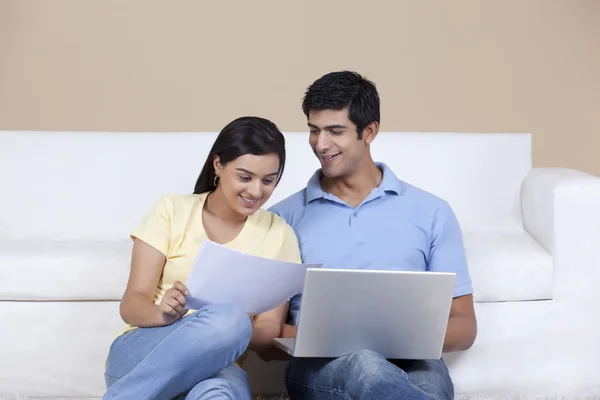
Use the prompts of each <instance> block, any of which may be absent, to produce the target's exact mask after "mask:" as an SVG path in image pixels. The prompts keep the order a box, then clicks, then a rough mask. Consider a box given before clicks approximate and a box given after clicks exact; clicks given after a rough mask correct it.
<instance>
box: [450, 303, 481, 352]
mask: <svg viewBox="0 0 600 400" xmlns="http://www.w3.org/2000/svg"><path fill="white" fill-rule="evenodd" d="M476 336H477V320H476V318H475V309H474V307H473V295H472V294H468V295H465V296H460V297H456V298H454V299H453V300H452V305H451V306H450V319H449V320H448V327H447V329H446V337H445V339H444V347H443V351H444V352H446V353H447V352H451V351H460V350H466V349H468V348H470V347H471V346H472V345H473V343H474V342H475V337H476Z"/></svg>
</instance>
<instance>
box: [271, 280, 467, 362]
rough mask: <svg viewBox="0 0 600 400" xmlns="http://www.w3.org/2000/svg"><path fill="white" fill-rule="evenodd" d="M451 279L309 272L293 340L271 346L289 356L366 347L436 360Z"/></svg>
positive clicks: (337, 354)
mask: <svg viewBox="0 0 600 400" xmlns="http://www.w3.org/2000/svg"><path fill="white" fill-rule="evenodd" d="M455 280H456V274H455V273H445V272H417V271H387V270H386V271H373V270H349V269H323V268H316V269H314V268H310V269H308V270H307V273H306V278H305V283H304V290H303V295H302V301H301V307H300V318H299V321H298V331H297V334H296V338H295V339H290V338H277V339H275V345H276V346H277V347H279V348H281V349H282V350H284V351H286V352H287V353H289V354H290V355H292V356H294V357H326V358H337V357H340V356H342V355H344V354H348V353H352V352H354V351H358V350H364V349H369V350H373V351H376V352H377V353H379V354H381V355H382V356H383V357H385V358H388V359H413V360H426V359H439V358H440V357H441V356H442V347H443V344H444V337H445V333H446V326H447V324H448V317H449V314H450V305H451V303H452V297H453V291H454V282H455Z"/></svg>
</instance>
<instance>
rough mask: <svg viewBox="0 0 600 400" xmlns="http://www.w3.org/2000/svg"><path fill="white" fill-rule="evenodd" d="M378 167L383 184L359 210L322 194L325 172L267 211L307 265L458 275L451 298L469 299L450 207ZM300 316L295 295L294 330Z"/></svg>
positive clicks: (466, 274)
mask: <svg viewBox="0 0 600 400" xmlns="http://www.w3.org/2000/svg"><path fill="white" fill-rule="evenodd" d="M376 165H377V166H378V167H379V169H380V170H381V171H382V172H383V179H382V181H381V183H380V185H379V187H377V188H375V189H373V190H372V191H371V193H370V194H369V195H368V196H367V198H366V199H365V200H364V201H363V202H362V203H361V204H360V205H359V206H358V207H356V208H353V207H352V206H350V205H348V204H346V203H345V202H344V201H342V200H340V199H339V198H337V197H336V196H334V195H332V194H330V193H326V192H324V191H323V190H322V189H321V183H320V179H321V171H320V170H317V171H316V172H315V174H314V175H313V176H312V178H311V179H310V180H309V182H308V184H307V186H306V188H305V189H302V190H301V191H299V192H297V193H295V194H293V195H292V196H290V197H288V198H287V199H284V200H282V201H281V202H279V203H277V204H275V205H274V206H272V207H271V208H270V211H272V212H274V213H276V214H278V215H279V216H281V217H282V218H284V219H285V220H286V221H287V223H288V224H289V225H291V227H292V228H293V229H294V231H295V232H296V235H297V236H298V243H299V244H300V252H301V254H302V261H303V262H304V263H323V268H347V269H378V270H385V269H388V270H411V271H439V272H455V273H456V284H455V287H454V296H455V297H458V296H463V295H466V294H471V293H472V292H473V290H472V284H471V278H470V276H469V271H468V267H467V260H466V257H465V250H464V246H463V239H462V233H461V230H460V226H459V224H458V221H457V219H456V216H455V215H454V212H453V211H452V209H451V208H450V206H449V205H448V203H447V202H446V201H444V200H442V199H440V198H439V197H436V196H434V195H433V194H431V193H428V192H426V191H424V190H421V189H419V188H416V187H414V186H412V185H410V184H408V183H406V182H403V181H401V180H399V179H398V178H396V176H395V175H394V173H393V172H392V171H391V170H390V169H389V168H388V167H387V165H385V164H383V163H376ZM299 309H300V295H297V296H295V297H294V298H293V299H292V302H291V305H290V316H291V318H292V323H294V324H295V323H297V321H298V315H299V314H298V312H299Z"/></svg>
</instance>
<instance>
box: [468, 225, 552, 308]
mask: <svg viewBox="0 0 600 400" xmlns="http://www.w3.org/2000/svg"><path fill="white" fill-rule="evenodd" d="M464 243H465V251H466V255H467V262H468V264H469V272H470V274H471V280H472V281H473V291H474V296H473V297H474V299H475V301H477V302H489V301H519V300H542V299H550V298H552V282H553V268H552V266H553V263H552V256H551V255H550V254H549V253H548V252H547V251H546V250H545V249H544V248H543V247H542V246H541V245H540V244H539V243H537V242H536V241H535V240H534V239H533V238H532V237H531V235H529V234H528V233H527V232H525V231H514V232H512V231H508V232H507V231H467V232H464Z"/></svg>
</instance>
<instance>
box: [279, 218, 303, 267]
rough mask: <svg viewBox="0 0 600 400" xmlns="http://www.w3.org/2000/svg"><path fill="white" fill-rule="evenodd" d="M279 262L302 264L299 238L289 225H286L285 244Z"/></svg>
mask: <svg viewBox="0 0 600 400" xmlns="http://www.w3.org/2000/svg"><path fill="white" fill-rule="evenodd" d="M279 260H280V261H286V262H292V263H297V264H300V263H302V256H301V255H300V246H299V245H298V238H297V237H296V233H295V232H294V230H293V229H292V228H291V227H290V226H289V225H287V224H285V231H284V237H283V244H282V246H281V252H280V253H279Z"/></svg>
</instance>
